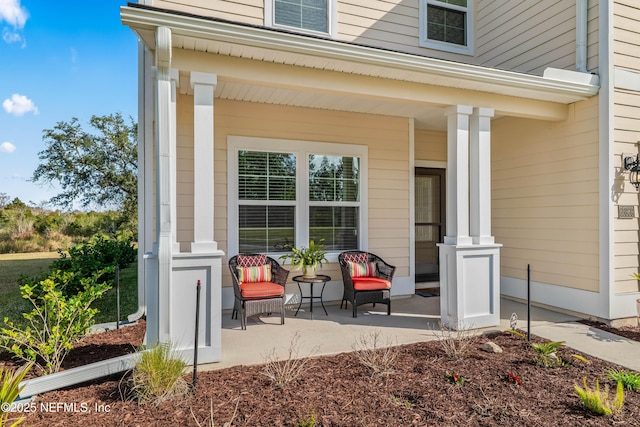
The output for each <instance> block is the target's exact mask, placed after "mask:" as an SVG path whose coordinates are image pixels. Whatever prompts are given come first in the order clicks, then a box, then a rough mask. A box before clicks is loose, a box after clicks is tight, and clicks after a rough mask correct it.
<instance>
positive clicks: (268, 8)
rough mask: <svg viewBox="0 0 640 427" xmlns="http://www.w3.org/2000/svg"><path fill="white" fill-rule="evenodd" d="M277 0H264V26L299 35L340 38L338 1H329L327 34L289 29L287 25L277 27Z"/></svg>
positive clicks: (295, 28) (294, 28)
mask: <svg viewBox="0 0 640 427" xmlns="http://www.w3.org/2000/svg"><path fill="white" fill-rule="evenodd" d="M275 9H276V8H275V0H264V26H265V27H272V28H282V29H287V30H291V31H295V32H298V33H304V34H312V35H316V36H317V35H324V36H326V35H328V36H329V37H331V38H334V39H335V38H337V37H338V0H327V9H328V11H327V15H328V16H327V19H328V22H327V29H328V31H327V32H326V33H324V32H320V31H313V30H307V29H305V28H298V27H289V26H286V25H277V24H276V23H275Z"/></svg>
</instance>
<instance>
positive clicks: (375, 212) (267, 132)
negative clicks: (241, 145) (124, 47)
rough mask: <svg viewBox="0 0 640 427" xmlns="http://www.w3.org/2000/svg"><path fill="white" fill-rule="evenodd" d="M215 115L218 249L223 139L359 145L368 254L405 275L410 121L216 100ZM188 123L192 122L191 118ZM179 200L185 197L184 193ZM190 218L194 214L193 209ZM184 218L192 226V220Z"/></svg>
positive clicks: (222, 227) (332, 271)
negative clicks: (363, 152) (365, 161)
mask: <svg viewBox="0 0 640 427" xmlns="http://www.w3.org/2000/svg"><path fill="white" fill-rule="evenodd" d="M183 98H184V100H185V101H186V102H191V103H192V102H193V98H191V97H181V98H180V100H179V101H183ZM179 108H180V107H179ZM214 112H215V153H214V156H215V168H216V173H215V179H216V183H215V239H216V241H217V242H218V247H219V248H220V249H222V250H223V251H225V252H226V250H227V246H228V245H227V219H226V215H227V176H226V174H227V164H226V161H227V149H226V146H227V137H228V136H231V135H234V136H249V137H260V138H275V139H291V140H304V141H322V142H334V143H345V144H361V145H367V146H368V150H369V152H368V158H369V182H368V185H369V188H368V192H369V200H368V203H369V205H368V208H369V218H368V220H369V230H368V238H369V241H368V243H369V250H370V251H371V252H374V253H376V254H378V255H380V256H381V257H383V258H384V259H385V260H386V261H388V262H389V263H391V264H394V265H396V267H397V270H396V275H397V276H399V277H400V276H408V275H409V179H408V176H409V135H408V132H409V123H408V120H407V119H404V118H394V117H383V116H374V115H367V114H355V113H343V112H334V111H327V110H313V109H303V108H294V107H283V106H276V105H267V104H258V103H250V102H240V101H229V100H220V99H216V100H215V109H214ZM184 114H186V115H188V114H193V113H192V109H191V112H190V113H189V112H184ZM190 120H191V122H192V119H190ZM188 121H189V120H187V121H186V122H185V123H186V124H185V126H192V125H189V124H188ZM180 127H181V126H179V127H178V128H179V129H180ZM191 141H192V139H191ZM191 144H192V142H191ZM391 147H393V148H391ZM184 196H185V197H187V198H188V197H189V195H188V194H185V195H184ZM179 197H180V196H179ZM390 201H392V203H390ZM185 212H186V209H185ZM190 214H191V215H193V212H192V209H191V211H190ZM187 220H188V221H189V222H192V219H191V218H187ZM187 228H189V226H185V227H184V230H186V229H187ZM192 235H193V229H192V228H191V234H188V233H186V231H185V232H184V233H182V234H181V235H180V236H181V239H187V240H189V241H190V239H191V238H192ZM227 255H228V256H232V255H234V254H227ZM322 271H323V273H327V274H329V275H330V276H331V277H333V278H334V279H336V280H340V277H341V276H340V271H339V268H338V267H337V265H327V266H325V267H323V270H322ZM223 283H224V285H225V286H230V285H231V282H230V277H229V273H228V272H227V270H226V269H223Z"/></svg>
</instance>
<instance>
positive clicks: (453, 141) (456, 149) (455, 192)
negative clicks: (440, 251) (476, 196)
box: [444, 105, 473, 245]
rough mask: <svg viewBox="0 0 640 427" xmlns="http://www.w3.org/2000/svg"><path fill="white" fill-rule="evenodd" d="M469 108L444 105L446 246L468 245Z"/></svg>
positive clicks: (471, 109)
mask: <svg viewBox="0 0 640 427" xmlns="http://www.w3.org/2000/svg"><path fill="white" fill-rule="evenodd" d="M472 112H473V108H472V107H470V106H468V105H455V106H453V107H449V108H447V110H446V111H445V114H446V116H447V234H446V236H445V237H444V243H445V244H446V245H470V244H471V243H472V239H471V237H470V236H469V116H470V115H471V113H472Z"/></svg>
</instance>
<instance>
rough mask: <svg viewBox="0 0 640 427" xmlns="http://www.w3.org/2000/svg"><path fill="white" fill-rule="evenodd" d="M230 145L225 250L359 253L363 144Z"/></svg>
mask: <svg viewBox="0 0 640 427" xmlns="http://www.w3.org/2000/svg"><path fill="white" fill-rule="evenodd" d="M228 148H229V151H228V168H229V169H228V170H229V184H228V191H229V197H228V201H229V207H228V218H229V223H228V230H229V233H228V238H229V248H228V249H229V253H251V252H266V253H278V252H285V246H286V245H294V246H296V247H300V246H308V244H309V241H310V240H314V241H315V242H316V243H319V242H320V241H322V242H323V244H324V245H325V248H326V249H327V250H329V251H330V252H334V255H335V254H337V253H339V252H341V251H344V250H350V249H362V248H363V246H364V244H365V243H364V242H366V223H367V221H366V215H367V212H366V204H365V203H363V200H366V199H365V194H366V188H365V187H366V185H365V183H366V182H367V181H366V163H367V148H366V147H363V146H356V145H342V144H333V143H318V142H313V143H311V142H306V141H289V140H273V139H264V138H248V137H229V141H228ZM331 258H332V257H331V256H330V257H329V259H330V260H332V259H331Z"/></svg>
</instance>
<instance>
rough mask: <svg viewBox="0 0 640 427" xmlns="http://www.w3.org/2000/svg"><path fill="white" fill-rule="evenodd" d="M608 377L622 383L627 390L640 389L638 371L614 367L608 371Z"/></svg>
mask: <svg viewBox="0 0 640 427" xmlns="http://www.w3.org/2000/svg"><path fill="white" fill-rule="evenodd" d="M607 378H609V379H610V380H612V381H615V382H619V383H622V385H623V386H624V388H625V389H627V390H631V391H640V374H639V373H637V372H631V371H621V370H618V369H613V368H612V369H609V370H608V371H607Z"/></svg>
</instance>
